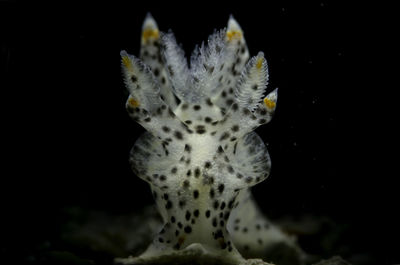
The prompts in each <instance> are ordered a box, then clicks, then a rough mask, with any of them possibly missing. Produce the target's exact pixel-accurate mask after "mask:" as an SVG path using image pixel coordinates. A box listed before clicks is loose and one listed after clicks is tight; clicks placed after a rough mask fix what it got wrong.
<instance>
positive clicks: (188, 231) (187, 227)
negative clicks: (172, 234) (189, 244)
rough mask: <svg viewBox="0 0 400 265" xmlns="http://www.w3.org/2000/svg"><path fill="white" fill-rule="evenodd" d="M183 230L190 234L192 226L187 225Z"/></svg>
mask: <svg viewBox="0 0 400 265" xmlns="http://www.w3.org/2000/svg"><path fill="white" fill-rule="evenodd" d="M183 230H184V231H185V233H187V234H190V233H191V232H192V227H191V226H190V225H187V226H185V228H184V229H183Z"/></svg>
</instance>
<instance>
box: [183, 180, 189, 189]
mask: <svg viewBox="0 0 400 265" xmlns="http://www.w3.org/2000/svg"><path fill="white" fill-rule="evenodd" d="M189 185H190V182H189V180H185V181H184V182H183V187H184V188H188V187H189Z"/></svg>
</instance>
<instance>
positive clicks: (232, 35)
mask: <svg viewBox="0 0 400 265" xmlns="http://www.w3.org/2000/svg"><path fill="white" fill-rule="evenodd" d="M241 37H242V32H241V31H238V30H228V31H227V32H226V38H227V39H228V41H231V40H233V39H238V40H240V38H241Z"/></svg>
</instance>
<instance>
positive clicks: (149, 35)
mask: <svg viewBox="0 0 400 265" xmlns="http://www.w3.org/2000/svg"><path fill="white" fill-rule="evenodd" d="M159 37H160V33H159V31H158V29H153V28H148V29H144V30H143V33H142V40H143V41H148V40H150V39H153V40H156V39H158V38H159Z"/></svg>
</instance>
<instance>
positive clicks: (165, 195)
mask: <svg viewBox="0 0 400 265" xmlns="http://www.w3.org/2000/svg"><path fill="white" fill-rule="evenodd" d="M164 200H166V201H168V194H167V193H164Z"/></svg>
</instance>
